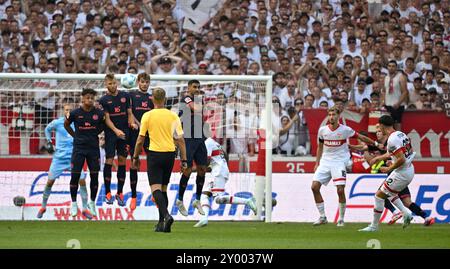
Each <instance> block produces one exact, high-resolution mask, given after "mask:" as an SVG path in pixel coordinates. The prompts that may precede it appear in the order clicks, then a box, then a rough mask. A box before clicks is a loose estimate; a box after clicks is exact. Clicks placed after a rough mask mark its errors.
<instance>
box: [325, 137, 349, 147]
mask: <svg viewBox="0 0 450 269" xmlns="http://www.w3.org/2000/svg"><path fill="white" fill-rule="evenodd" d="M344 143H345V140H343V139H342V140H324V141H323V144H324V145H325V146H327V147H340V146H342V145H343V144H344Z"/></svg>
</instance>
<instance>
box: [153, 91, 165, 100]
mask: <svg viewBox="0 0 450 269" xmlns="http://www.w3.org/2000/svg"><path fill="white" fill-rule="evenodd" d="M152 94H153V100H155V102H162V101H164V99H165V98H166V91H165V90H164V89H163V88H154V89H153V91H152Z"/></svg>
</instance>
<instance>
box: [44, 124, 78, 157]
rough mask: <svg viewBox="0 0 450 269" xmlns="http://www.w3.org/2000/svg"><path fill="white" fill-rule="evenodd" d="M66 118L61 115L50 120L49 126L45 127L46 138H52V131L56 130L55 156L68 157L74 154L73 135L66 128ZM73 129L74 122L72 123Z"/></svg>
mask: <svg viewBox="0 0 450 269" xmlns="http://www.w3.org/2000/svg"><path fill="white" fill-rule="evenodd" d="M64 119H65V117H61V118H58V119H55V120H53V121H52V122H50V123H49V124H48V125H47V127H45V138H46V139H47V141H48V140H51V139H52V131H53V130H54V131H55V134H56V135H55V138H56V149H55V153H54V155H53V157H54V158H60V159H67V158H71V156H72V149H73V137H72V136H71V135H70V134H69V133H68V132H67V131H66V129H65V128H64ZM71 127H72V129H73V123H72V124H71Z"/></svg>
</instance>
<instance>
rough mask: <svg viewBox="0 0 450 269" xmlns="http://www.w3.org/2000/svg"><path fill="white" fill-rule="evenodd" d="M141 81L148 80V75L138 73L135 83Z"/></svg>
mask: <svg viewBox="0 0 450 269" xmlns="http://www.w3.org/2000/svg"><path fill="white" fill-rule="evenodd" d="M141 79H143V80H150V75H149V74H147V73H140V74H139V75H138V76H137V81H140V80H141Z"/></svg>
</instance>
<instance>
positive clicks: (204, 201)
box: [200, 193, 211, 220]
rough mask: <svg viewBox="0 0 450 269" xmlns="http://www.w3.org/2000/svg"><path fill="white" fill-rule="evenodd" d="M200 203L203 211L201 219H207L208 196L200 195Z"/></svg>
mask: <svg viewBox="0 0 450 269" xmlns="http://www.w3.org/2000/svg"><path fill="white" fill-rule="evenodd" d="M200 204H201V205H202V209H203V211H204V212H205V215H203V216H201V218H202V219H206V220H208V215H209V209H210V208H211V206H210V205H209V197H208V195H206V194H203V193H202V195H201V196H200Z"/></svg>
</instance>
